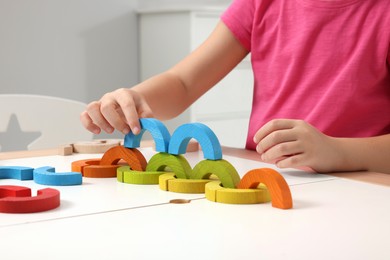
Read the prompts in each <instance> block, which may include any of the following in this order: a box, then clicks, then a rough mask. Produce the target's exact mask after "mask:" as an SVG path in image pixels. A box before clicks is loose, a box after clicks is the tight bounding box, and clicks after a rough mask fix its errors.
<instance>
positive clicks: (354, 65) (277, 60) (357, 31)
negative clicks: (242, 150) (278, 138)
mask: <svg viewBox="0 0 390 260" xmlns="http://www.w3.org/2000/svg"><path fill="white" fill-rule="evenodd" d="M221 19H222V21H223V22H224V23H225V24H226V25H227V26H228V28H229V29H230V30H231V31H232V33H233V34H234V35H235V37H236V38H237V39H238V40H239V41H240V42H241V44H242V45H243V46H244V47H245V48H246V49H247V50H248V51H250V52H251V61H252V68H253V71H254V78H255V83H254V84H255V85H254V95H253V105H252V114H251V117H250V122H249V131H248V139H247V148H248V149H254V148H255V144H254V142H253V136H254V134H255V133H256V131H257V130H258V129H259V128H260V127H261V126H263V125H264V124H265V123H267V122H268V121H269V120H271V119H275V118H289V119H303V120H305V121H307V122H309V123H311V124H312V125H314V126H315V127H317V128H318V129H319V130H321V131H322V132H323V133H325V134H327V135H331V136H335V137H367V136H376V135H381V134H386V133H390V76H389V70H390V65H389V63H390V52H389V49H390V1H389V0H336V1H321V0H234V1H233V3H232V4H231V5H230V7H229V8H228V9H227V10H226V11H225V12H224V14H223V15H222V17H221Z"/></svg>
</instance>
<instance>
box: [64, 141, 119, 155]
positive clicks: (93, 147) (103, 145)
mask: <svg viewBox="0 0 390 260" xmlns="http://www.w3.org/2000/svg"><path fill="white" fill-rule="evenodd" d="M120 144H121V140H115V139H107V140H103V139H99V140H93V141H89V142H76V143H73V144H72V146H73V152H75V153H91V154H93V153H105V152H106V151H107V150H108V149H110V148H112V147H114V146H118V145H120Z"/></svg>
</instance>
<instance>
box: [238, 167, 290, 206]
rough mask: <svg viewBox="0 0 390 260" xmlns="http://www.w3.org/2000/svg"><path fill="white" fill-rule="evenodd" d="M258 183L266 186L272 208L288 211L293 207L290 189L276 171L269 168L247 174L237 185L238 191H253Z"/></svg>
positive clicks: (254, 170)
mask: <svg viewBox="0 0 390 260" xmlns="http://www.w3.org/2000/svg"><path fill="white" fill-rule="evenodd" d="M260 183H263V184H264V185H265V186H267V188H268V191H269V193H270V195H271V201H272V207H275V208H280V209H290V208H292V207H293V202H292V197H291V192H290V188H289V186H288V184H287V182H286V180H285V179H284V178H283V176H282V175H281V174H280V173H278V172H277V171H275V170H273V169H270V168H259V169H253V170H250V171H249V172H247V173H246V174H245V175H244V176H243V177H242V179H241V181H240V182H239V183H238V185H237V188H238V189H253V188H256V187H257V186H258V185H259V184H260Z"/></svg>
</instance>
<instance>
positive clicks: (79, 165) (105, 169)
mask: <svg viewBox="0 0 390 260" xmlns="http://www.w3.org/2000/svg"><path fill="white" fill-rule="evenodd" d="M121 166H123V165H122V164H119V165H100V159H99V158H97V159H86V160H79V161H74V162H72V171H73V172H81V174H82V175H83V176H84V177H88V178H114V177H116V169H117V168H118V167H121Z"/></svg>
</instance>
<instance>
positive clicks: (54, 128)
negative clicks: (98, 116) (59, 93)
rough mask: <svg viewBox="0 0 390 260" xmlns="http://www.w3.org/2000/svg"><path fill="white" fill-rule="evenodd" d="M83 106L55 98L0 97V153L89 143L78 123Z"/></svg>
mask: <svg viewBox="0 0 390 260" xmlns="http://www.w3.org/2000/svg"><path fill="white" fill-rule="evenodd" d="M85 107H86V104H84V103H81V102H78V101H74V100H68V99H63V98H57V97H49V96H39V95H20V94H0V151H1V152H6V151H17V150H35V149H46V148H55V147H58V146H59V145H63V144H71V143H74V142H78V141H90V140H92V139H93V134H92V133H90V132H88V131H87V130H86V129H84V128H83V126H82V125H81V122H80V120H79V118H80V113H81V112H82V111H83V110H84V109H85Z"/></svg>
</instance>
